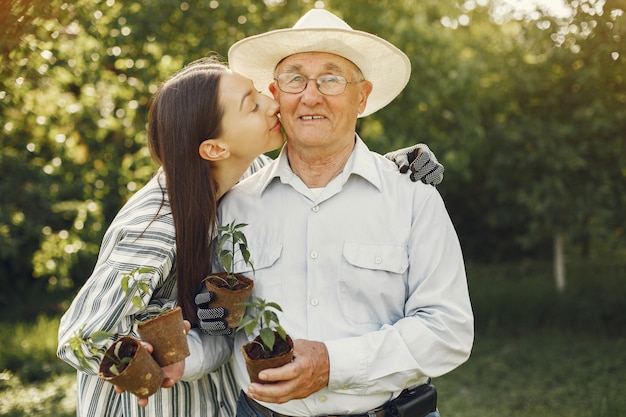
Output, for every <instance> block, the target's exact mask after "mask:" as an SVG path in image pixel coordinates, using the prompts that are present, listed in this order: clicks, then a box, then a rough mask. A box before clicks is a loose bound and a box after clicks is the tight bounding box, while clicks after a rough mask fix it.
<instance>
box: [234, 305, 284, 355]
mask: <svg viewBox="0 0 626 417" xmlns="http://www.w3.org/2000/svg"><path fill="white" fill-rule="evenodd" d="M241 305H244V306H246V307H249V309H248V313H247V314H246V315H245V317H244V318H243V320H242V321H241V324H239V327H237V330H240V329H244V330H245V331H246V334H247V335H248V336H250V335H251V334H252V332H254V330H255V329H257V328H258V329H259V335H260V336H261V343H259V342H256V341H253V342H251V343H258V344H259V345H260V346H261V348H262V349H263V354H264V356H265V357H266V358H267V357H269V356H270V354H271V352H272V350H273V349H274V344H275V342H276V337H275V333H274V332H276V333H278V335H279V336H280V337H281V338H282V339H283V340H287V333H286V332H285V329H283V327H282V326H281V325H280V321H279V319H278V314H277V313H276V311H280V312H282V311H283V310H282V308H281V307H280V306H279V305H278V304H276V303H274V302H267V301H265V300H264V299H262V298H259V297H252V300H251V301H248V302H246V303H241Z"/></svg>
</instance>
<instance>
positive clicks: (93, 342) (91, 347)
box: [70, 329, 132, 375]
mask: <svg viewBox="0 0 626 417" xmlns="http://www.w3.org/2000/svg"><path fill="white" fill-rule="evenodd" d="M111 336H112V335H111V333H109V332H105V331H103V330H99V331H97V332H93V334H92V335H91V337H87V338H86V337H85V335H84V331H83V329H80V330H79V331H77V332H76V333H75V334H74V336H72V337H71V338H70V348H71V349H72V351H73V352H74V355H76V358H78V362H79V363H80V365H81V366H82V367H84V368H89V363H88V362H87V358H86V356H85V352H84V351H83V349H82V347H85V348H86V349H87V350H88V351H89V352H91V353H92V354H96V353H98V351H99V350H100V349H101V347H99V346H98V345H97V343H101V342H103V341H105V340H107V339H109V338H110V337H111ZM115 343H117V345H116V346H115V349H114V356H111V355H109V354H107V353H105V354H106V356H107V357H108V358H109V359H110V360H111V361H112V362H113V363H114V365H113V366H112V367H111V368H110V371H111V373H112V374H114V375H119V374H120V372H121V369H122V368H123V366H124V365H126V364H128V363H129V362H130V361H131V360H132V358H129V357H120V353H119V350H120V347H121V346H122V344H121V343H120V342H115Z"/></svg>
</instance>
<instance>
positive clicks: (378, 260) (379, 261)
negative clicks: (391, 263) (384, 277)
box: [374, 256, 383, 265]
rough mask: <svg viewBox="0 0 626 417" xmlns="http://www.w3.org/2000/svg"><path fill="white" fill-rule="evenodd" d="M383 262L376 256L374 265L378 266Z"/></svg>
mask: <svg viewBox="0 0 626 417" xmlns="http://www.w3.org/2000/svg"><path fill="white" fill-rule="evenodd" d="M382 261H383V258H381V257H380V256H377V257H376V259H374V262H376V264H377V265H378V264H380V263H381V262H382Z"/></svg>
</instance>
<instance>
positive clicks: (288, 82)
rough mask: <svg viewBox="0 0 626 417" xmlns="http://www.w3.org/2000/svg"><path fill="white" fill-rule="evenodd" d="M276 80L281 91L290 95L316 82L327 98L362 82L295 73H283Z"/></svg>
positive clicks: (334, 76) (333, 76)
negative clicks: (349, 85)
mask: <svg viewBox="0 0 626 417" xmlns="http://www.w3.org/2000/svg"><path fill="white" fill-rule="evenodd" d="M274 80H275V81H276V83H277V84H278V88H280V91H282V92H284V93H290V94H298V93H301V92H303V91H304V89H305V88H306V86H307V85H308V84H309V81H311V80H314V81H315V84H316V85H317V89H318V91H319V92H320V93H322V94H324V95H327V96H336V95H339V94H342V93H343V92H344V91H346V86H347V85H348V84H358V83H360V82H361V81H347V80H346V78H345V77H343V76H341V75H335V74H324V75H320V76H319V77H317V78H307V77H305V76H304V75H302V74H298V73H295V72H283V73H282V74H278V75H277V76H276V77H275V78H274Z"/></svg>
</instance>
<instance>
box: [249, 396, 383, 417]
mask: <svg viewBox="0 0 626 417" xmlns="http://www.w3.org/2000/svg"><path fill="white" fill-rule="evenodd" d="M241 395H242V396H243V398H244V399H245V400H246V402H247V403H248V405H250V407H252V408H254V409H255V410H257V411H258V412H260V413H261V414H263V415H264V416H265V417H292V416H288V415H285V414H281V413H277V412H276V411H273V410H270V409H269V408H267V407H264V406H262V405H261V404H259V403H258V402H256V401H254V400H253V399H251V398H249V397H248V396H247V395H246V394H245V393H242V394H241ZM317 417H391V415H390V414H388V413H387V409H386V408H384V407H379V408H377V409H376V410H372V411H370V412H368V413H363V414H333V415H328V416H317Z"/></svg>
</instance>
